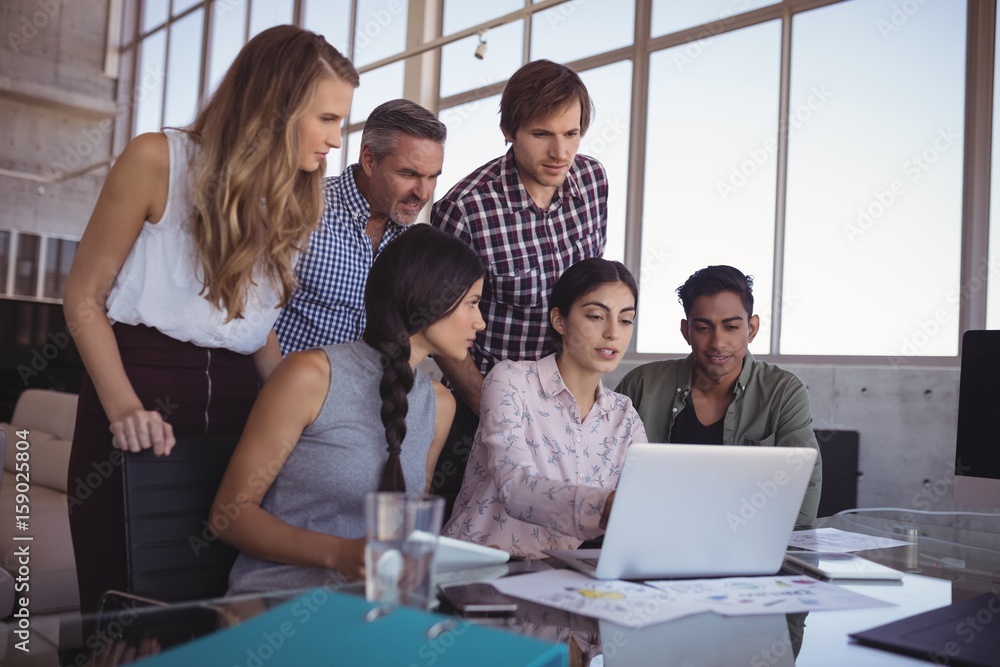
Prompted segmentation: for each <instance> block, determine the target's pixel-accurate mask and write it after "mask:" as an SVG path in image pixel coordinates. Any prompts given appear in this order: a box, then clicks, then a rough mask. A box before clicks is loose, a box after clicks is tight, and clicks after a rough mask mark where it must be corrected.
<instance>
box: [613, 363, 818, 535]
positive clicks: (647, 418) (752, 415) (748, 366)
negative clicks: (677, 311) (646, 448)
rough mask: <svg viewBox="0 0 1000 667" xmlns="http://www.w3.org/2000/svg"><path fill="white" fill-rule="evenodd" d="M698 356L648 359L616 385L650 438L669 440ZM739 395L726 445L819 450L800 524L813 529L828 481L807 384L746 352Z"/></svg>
mask: <svg viewBox="0 0 1000 667" xmlns="http://www.w3.org/2000/svg"><path fill="white" fill-rule="evenodd" d="M693 369H694V361H693V358H692V356H691V355H688V356H687V357H685V358H684V359H670V360H667V361H654V362H652V363H649V364H643V365H642V366H639V367H638V368H635V369H633V370H631V371H630V372H629V373H628V374H627V375H626V376H625V377H624V378H622V381H621V382H620V383H619V384H618V388H617V389H615V391H617V392H618V393H620V394H624V395H626V396H628V397H629V398H631V399H632V404H633V405H634V406H635V409H636V411H638V413H639V416H640V417H641V418H642V422H643V424H644V425H645V426H646V434H647V436H648V437H649V442H670V432H671V430H672V429H673V425H674V419H675V418H676V417H677V415H678V414H680V411H681V410H683V409H684V407H685V406H686V405H687V402H688V396H690V395H691V376H692V371H693ZM733 393H734V394H736V398H735V399H734V400H733V402H732V403H731V404H730V405H729V408H728V409H727V410H726V416H725V418H724V421H723V432H722V442H721V443H719V444H723V445H759V446H763V447H811V448H813V449H815V450H816V453H817V456H816V465H815V467H814V468H813V472H812V477H811V478H810V479H809V486H808V487H806V495H805V499H804V500H803V501H802V507H801V508H800V509H799V517H798V519H797V521H796V528H797V529H801V528H810V527H811V526H812V523H813V521H815V520H816V513H817V511H818V510H819V494H820V490H821V489H822V484H823V462H822V461H821V460H820V457H819V444H818V443H817V442H816V434H815V432H814V431H813V428H812V411H811V409H810V407H809V394H808V393H806V387H805V385H804V384H802V381H801V380H799V379H798V378H797V377H796V376H795V375H794V374H792V373H790V372H788V371H785V370H782V369H780V368H778V367H777V366H775V365H774V364H769V363H766V362H763V361H756V360H755V359H754V358H753V355H752V354H750V353H749V352H747V356H746V358H744V359H743V370H742V371H740V376H739V378H738V379H737V380H736V384H735V386H734V387H733Z"/></svg>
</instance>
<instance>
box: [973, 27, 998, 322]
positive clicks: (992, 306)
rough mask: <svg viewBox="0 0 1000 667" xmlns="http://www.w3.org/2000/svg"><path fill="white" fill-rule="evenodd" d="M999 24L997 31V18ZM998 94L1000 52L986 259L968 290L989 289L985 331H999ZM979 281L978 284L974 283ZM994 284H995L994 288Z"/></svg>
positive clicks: (995, 79) (995, 73)
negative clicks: (985, 263) (995, 282)
mask: <svg viewBox="0 0 1000 667" xmlns="http://www.w3.org/2000/svg"><path fill="white" fill-rule="evenodd" d="M997 21H998V23H997V24H996V25H995V26H994V27H995V28H1000V14H998V18H997ZM998 90H1000V49H997V50H996V53H995V54H994V57H993V99H994V102H993V157H992V159H991V161H990V163H991V165H992V168H991V169H990V228H989V231H990V243H989V259H988V261H987V265H986V266H985V267H983V266H978V267H975V270H974V271H973V275H974V278H973V283H972V284H971V285H968V286H967V287H968V289H969V290H972V289H975V290H976V291H977V292H981V291H982V289H983V287H982V285H983V283H984V282H985V283H986V285H987V286H988V290H989V297H988V300H987V302H986V328H987V329H1000V270H997V267H998V266H1000V103H998V101H997V91H998ZM977 279H978V282H977ZM993 281H997V284H996V285H994V284H993Z"/></svg>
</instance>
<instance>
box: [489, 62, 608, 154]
mask: <svg viewBox="0 0 1000 667" xmlns="http://www.w3.org/2000/svg"><path fill="white" fill-rule="evenodd" d="M573 102H579V103H580V134H586V133H587V128H589V127H590V118H591V115H592V114H593V110H594V103H593V101H592V100H591V99H590V93H588V92H587V86H585V85H583V81H582V80H581V79H580V76H579V75H578V74H577V73H576V72H574V71H573V70H571V69H570V68H568V67H566V66H565V65H560V64H558V63H554V62H552V61H551V60H535V61H533V62H530V63H528V64H527V65H525V66H524V67H522V68H521V69H519V70H517V71H516V72H514V75H513V76H511V77H510V79H509V80H508V81H507V85H506V86H505V87H504V89H503V94H502V95H501V96H500V129H501V130H503V131H504V132H505V133H506V134H507V135H508V136H510V137H514V135H515V134H517V129H518V128H519V127H521V126H522V125H524V124H526V123H530V122H531V121H533V120H537V119H539V118H548V117H549V116H551V115H552V114H554V113H557V112H558V111H561V110H562V109H563V108H564V107H566V106H567V105H569V104H572V103H573Z"/></svg>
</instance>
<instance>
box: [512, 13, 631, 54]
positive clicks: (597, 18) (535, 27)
mask: <svg viewBox="0 0 1000 667" xmlns="http://www.w3.org/2000/svg"><path fill="white" fill-rule="evenodd" d="M634 31H635V4H634V3H625V2H621V0H588V1H587V2H583V1H582V0H576V1H575V2H567V3H565V4H562V5H557V6H555V7H552V8H551V9H546V10H545V11H543V12H538V13H537V14H535V15H534V16H532V17H531V59H532V60H539V59H541V58H545V59H547V60H552V61H555V62H560V63H568V62H572V61H574V60H580V59H581V58H586V57H588V56H593V55H596V54H598V53H604V52H605V51H611V50H612V49H617V48H621V47H623V46H628V45H630V44H631V43H632V35H633V32H634Z"/></svg>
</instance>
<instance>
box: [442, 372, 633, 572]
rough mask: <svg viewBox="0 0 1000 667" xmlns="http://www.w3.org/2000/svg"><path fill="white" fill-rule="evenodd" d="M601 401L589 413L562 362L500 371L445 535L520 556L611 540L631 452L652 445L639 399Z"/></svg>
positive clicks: (607, 394)
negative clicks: (616, 498) (613, 498)
mask: <svg viewBox="0 0 1000 667" xmlns="http://www.w3.org/2000/svg"><path fill="white" fill-rule="evenodd" d="M596 399H597V400H596V402H595V403H594V406H593V408H591V410H590V413H589V414H587V415H585V416H581V415H580V409H579V405H578V404H577V402H576V399H575V398H574V397H573V395H572V394H571V393H570V391H569V389H568V388H567V387H566V385H565V384H564V383H563V379H562V376H561V375H560V373H559V368H558V367H557V366H556V357H555V355H550V356H548V357H545V358H543V359H542V360H540V361H502V362H500V363H499V364H497V366H496V367H495V368H494V369H493V370H492V371H490V373H489V375H487V376H486V379H485V381H484V383H483V402H482V410H481V415H480V417H481V418H480V423H479V430H478V431H477V432H476V439H475V443H474V444H473V447H472V452H471V454H470V455H469V463H468V466H467V467H466V469H465V477H464V479H463V480H462V490H461V491H460V492H459V495H458V499H457V501H456V503H455V506H456V510H455V513H454V514H453V515H452V517H451V519H450V520H449V521H448V524H447V525H446V526H445V528H444V531H443V534H444V535H447V536H449V537H456V538H459V539H464V540H467V541H469V542H475V543H477V544H487V545H495V546H498V547H500V548H501V549H505V550H506V551H508V552H509V553H510V554H511V556H514V557H515V558H543V557H545V554H544V553H542V550H543V549H575V548H576V547H578V546H580V544H581V543H582V542H583V541H584V540H588V539H591V538H594V537H597V536H598V535H600V534H602V532H603V531H602V530H601V528H600V527H599V523H600V519H601V513H602V512H603V511H604V503H605V502H606V501H607V498H608V496H609V495H610V494H611V492H612V491H614V489H615V487H616V486H617V484H618V477H619V475H620V474H621V468H622V463H623V462H624V460H625V451H626V449H628V446H629V445H630V444H631V443H633V442H640V443H641V442H646V430H645V428H644V427H643V425H642V420H641V419H640V418H639V415H638V414H637V413H636V411H635V409H634V408H633V407H632V401H631V400H630V399H629V398H627V397H625V396H623V395H621V394H617V393H615V392H613V391H611V390H610V389H607V388H605V387H604V385H603V384H601V385H599V386H598V388H597V397H596Z"/></svg>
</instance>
